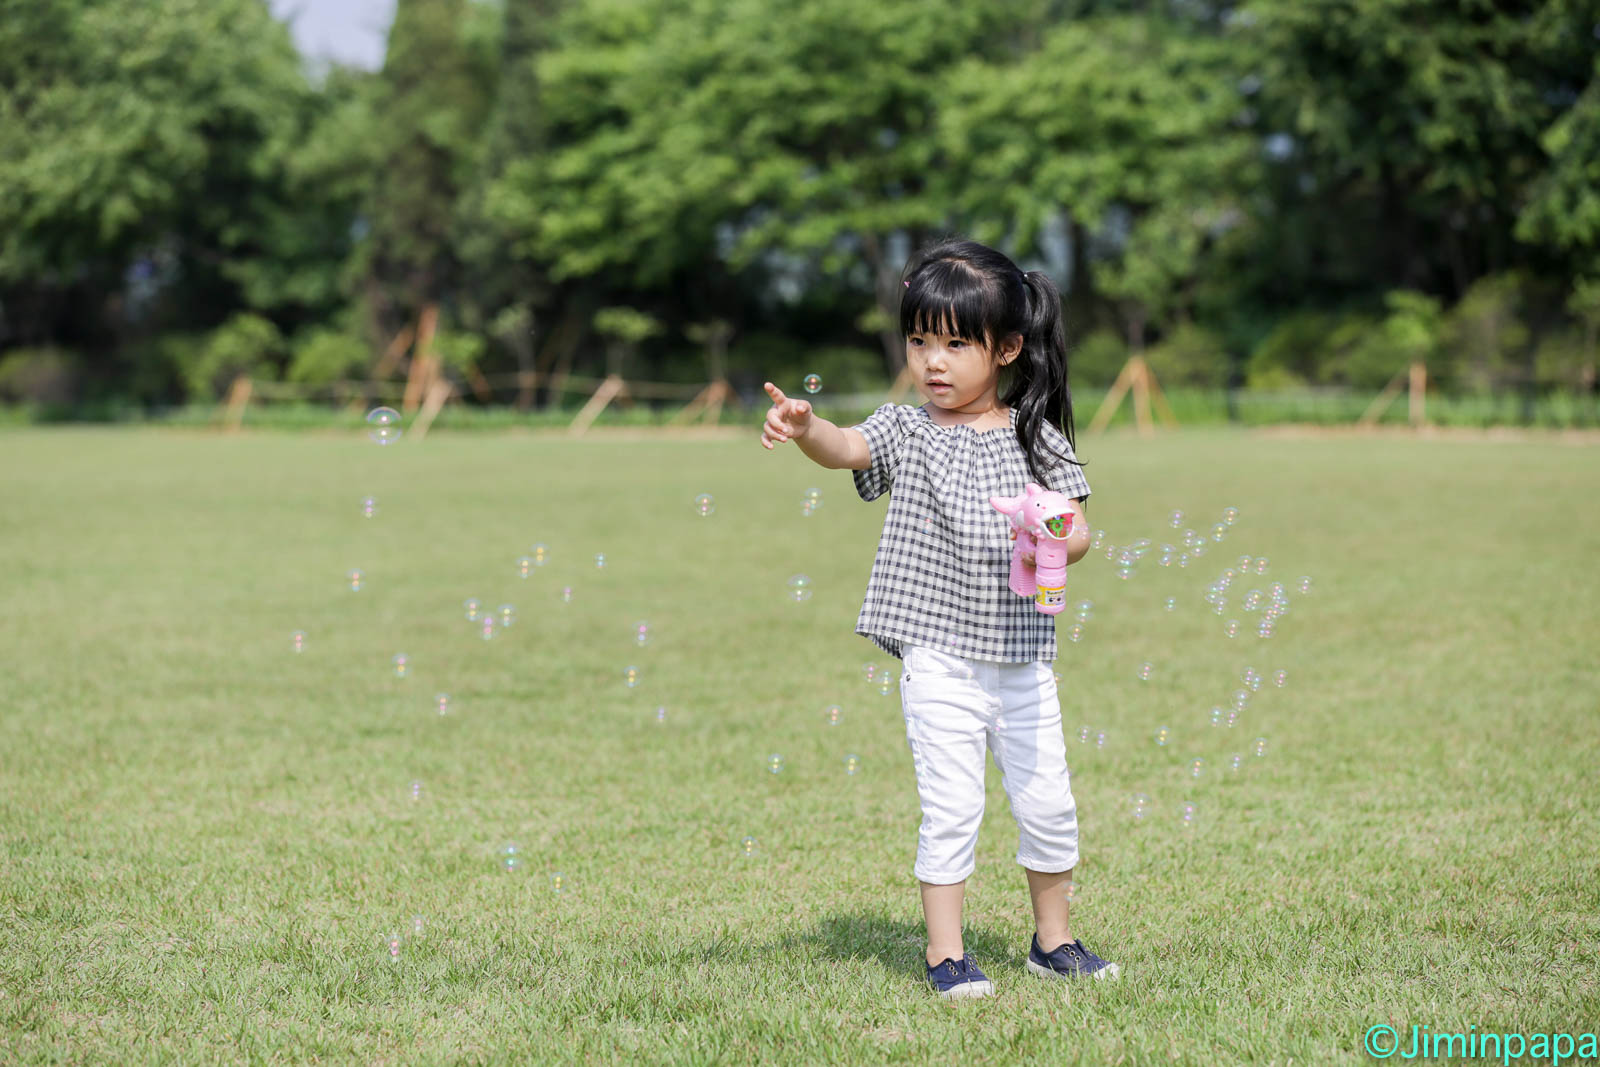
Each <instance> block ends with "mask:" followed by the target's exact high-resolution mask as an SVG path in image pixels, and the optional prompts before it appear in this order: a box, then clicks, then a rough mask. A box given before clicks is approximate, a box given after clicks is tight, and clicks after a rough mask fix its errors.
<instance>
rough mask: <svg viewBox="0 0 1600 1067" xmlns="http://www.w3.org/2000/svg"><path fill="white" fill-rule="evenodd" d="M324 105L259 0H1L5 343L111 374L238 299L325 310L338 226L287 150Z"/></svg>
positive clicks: (217, 316)
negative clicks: (165, 336) (143, 1)
mask: <svg viewBox="0 0 1600 1067" xmlns="http://www.w3.org/2000/svg"><path fill="white" fill-rule="evenodd" d="M320 106H321V104H320V100H319V98H318V97H317V96H316V94H314V93H313V91H312V90H311V88H310V87H309V86H308V84H307V83H306V80H305V78H304V75H303V73H302V71H301V67H300V58H299V56H298V54H297V53H296V52H295V50H294V47H293V45H292V44H291V43H290V41H289V37H288V33H287V31H286V30H285V28H284V27H283V26H282V25H281V24H279V23H277V22H275V21H273V19H272V17H271V16H270V14H268V12H267V10H266V8H265V5H263V4H261V3H259V2H257V0H171V2H168V3H163V4H148V5H134V6H132V7H129V6H128V5H125V4H118V3H113V2H111V0H37V2H34V3H28V4H11V5H7V10H6V13H5V17H4V18H0V306H3V307H4V308H5V315H4V316H3V319H0V344H4V343H6V342H7V341H11V342H16V341H24V342H26V341H28V340H29V339H38V338H44V337H55V338H59V339H62V340H64V341H69V342H70V343H71V344H72V345H73V347H75V348H79V349H80V350H81V351H83V352H85V354H86V355H88V356H89V357H90V358H91V362H92V364H94V366H95V367H96V369H97V370H98V371H99V372H100V373H101V374H102V376H103V375H105V374H109V373H111V372H112V371H116V372H118V373H126V368H121V367H118V366H117V365H116V363H115V358H116V356H117V354H118V350H119V349H121V348H123V347H125V346H127V345H128V344H129V342H130V341H131V340H132V339H133V338H134V337H136V336H140V335H143V334H147V333H149V332H151V331H154V330H157V329H170V328H189V327H199V328H209V327H211V326H214V325H216V324H217V323H219V322H221V321H222V320H223V319H224V318H226V317H227V316H228V314H229V313H230V312H231V311H232V310H233V309H235V308H237V307H239V306H240V305H241V304H248V305H253V306H256V307H259V308H263V309H271V308H279V309H282V308H285V307H286V306H288V305H300V306H306V307H316V308H317V309H318V310H326V308H327V307H328V304H329V295H330V294H329V290H328V288H327V285H326V280H327V278H329V277H330V276H331V274H330V272H331V269H332V264H335V263H337V261H338V258H339V255H340V253H341V250H340V248H339V247H337V246H338V238H337V234H338V232H339V231H338V230H337V229H336V230H335V237H334V238H333V239H332V240H331V241H330V240H329V238H328V237H327V236H326V223H327V219H326V217H323V216H322V215H321V214H320V213H321V212H322V211H323V209H324V208H325V206H326V201H324V200H323V199H322V198H321V197H320V196H319V195H318V194H317V191H316V190H315V189H314V188H312V189H310V190H309V192H310V194H311V195H309V196H306V195H305V194H306V193H307V192H308V189H307V188H306V187H304V186H299V187H297V186H296V185H295V182H294V179H293V177H292V176H291V164H290V156H291V155H292V153H293V151H294V149H295V148H296V147H297V146H298V144H299V142H300V140H301V138H302V137H303V135H304V133H305V130H306V128H307V127H308V125H309V124H311V123H312V122H313V121H314V120H315V118H316V116H317V114H318V112H319V110H320ZM333 214H335V215H336V214H337V211H336V210H335V211H334V212H333ZM319 279H320V280H319Z"/></svg>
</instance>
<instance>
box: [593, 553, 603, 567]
mask: <svg viewBox="0 0 1600 1067" xmlns="http://www.w3.org/2000/svg"><path fill="white" fill-rule="evenodd" d="M594 567H595V570H600V571H603V570H605V569H606V554H605V553H604V552H596V553H595V554H594Z"/></svg>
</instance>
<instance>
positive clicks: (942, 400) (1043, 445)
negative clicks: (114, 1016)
mask: <svg viewBox="0 0 1600 1067" xmlns="http://www.w3.org/2000/svg"><path fill="white" fill-rule="evenodd" d="M904 281H905V287H904V291H903V293H902V295H901V299H900V330H901V333H903V334H904V335H905V339H906V366H907V369H908V370H909V372H910V373H911V375H912V376H913V379H914V380H915V382H916V383H917V387H918V389H919V391H920V392H921V393H922V394H923V395H924V396H926V397H927V398H928V403H926V404H923V405H922V406H920V407H913V406H910V405H906V404H901V405H895V404H885V405H883V406H882V407H880V408H878V409H877V410H876V411H874V412H873V413H872V415H871V416H870V417H868V419H867V420H866V421H865V422H863V423H862V424H861V425H859V426H854V427H850V428H840V427H838V426H835V425H834V424H833V423H831V422H829V421H828V420H826V419H823V418H820V417H818V416H816V415H814V414H813V413H812V410H811V405H810V404H809V403H807V402H806V401H804V400H791V399H789V398H787V397H785V396H784V395H783V393H782V391H781V390H779V389H778V388H777V386H775V385H773V384H772V383H771V382H767V383H766V390H767V393H768V395H769V396H771V397H772V409H771V410H770V411H768V412H767V419H766V426H765V428H764V429H763V431H762V434H761V443H762V445H763V446H764V447H766V448H768V449H771V448H772V447H773V446H774V445H776V444H781V443H782V442H784V441H790V440H792V441H794V442H795V443H796V444H798V445H799V446H800V450H801V451H802V452H804V453H805V454H806V455H807V456H809V457H810V458H811V459H812V460H814V461H815V462H816V463H818V464H820V465H821V466H823V467H829V468H836V469H837V468H849V469H850V470H851V471H852V472H853V475H852V476H853V478H854V480H855V486H856V492H857V493H858V494H859V495H860V496H861V499H863V500H874V499H876V498H877V497H879V496H880V495H882V494H883V493H884V492H885V491H886V490H888V489H889V488H890V487H891V486H893V489H894V492H893V494H892V495H891V496H890V498H889V512H888V515H887V516H886V517H885V519H884V523H883V536H882V537H881V538H880V540H879V541H878V554H877V557H876V558H875V559H874V560H873V563H872V574H871V577H870V578H869V579H868V581H867V594H866V599H865V601H864V602H863V603H862V606H861V614H860V617H859V618H858V619H857V621H856V632H857V633H859V634H861V635H863V636H865V637H867V638H869V639H870V640H871V641H872V642H873V643H874V644H875V645H877V646H878V647H879V648H881V649H883V650H884V651H885V652H887V653H889V654H890V655H891V656H896V657H900V658H901V659H902V660H903V662H904V667H905V669H904V672H903V673H902V675H901V679H900V693H901V705H902V709H903V712H904V715H905V721H906V739H907V740H908V741H909V743H910V746H911V754H912V761H913V764H914V765H915V768H916V774H917V795H918V797H919V799H920V801H921V805H922V826H921V830H920V831H919V834H918V840H917V863H916V869H915V873H916V876H917V879H918V880H919V881H920V882H921V884H922V912H923V917H924V918H925V920H926V922H927V928H928V949H927V960H926V962H927V965H928V980H929V982H931V983H932V984H933V986H934V988H935V989H936V990H937V991H938V992H939V993H940V994H941V995H943V996H946V997H973V996H988V995H990V994H992V993H993V992H994V986H993V984H992V983H991V982H990V981H989V979H988V978H986V977H985V976H984V974H983V972H982V971H980V970H979V969H978V966H977V964H976V963H974V962H973V960H972V958H971V957H970V956H968V955H967V953H966V951H965V950H964V949H963V947H962V942H961V909H962V901H963V898H964V896H965V892H966V880H967V878H968V876H969V875H971V874H972V871H973V868H974V866H975V863H974V859H973V857H974V853H975V851H976V847H977V840H978V825H979V823H980V822H981V821H982V819H983V802H984V788H983V764H984V747H985V744H986V743H987V747H988V749H989V751H990V752H993V753H994V759H995V763H996V765H997V766H998V767H999V768H1000V772H1001V774H1002V775H1003V776H1004V780H1005V789H1006V796H1007V797H1008V798H1009V799H1010V801H1011V811H1012V814H1013V816H1015V818H1016V820H1017V828H1018V831H1019V843H1018V848H1017V862H1018V863H1019V864H1021V865H1022V867H1023V868H1024V869H1025V870H1026V871H1027V875H1028V891H1029V893H1030V894H1031V895H1032V897H1033V914H1034V924H1035V928H1036V930H1035V934H1034V938H1033V944H1032V945H1031V946H1030V947H1029V951H1028V961H1027V966H1028V969H1029V970H1030V971H1032V972H1033V973H1034V974H1037V975H1040V976H1042V977H1047V978H1068V977H1075V976H1080V975H1093V976H1094V977H1096V978H1106V977H1116V976H1117V974H1118V972H1119V970H1120V968H1119V966H1118V965H1117V964H1115V963H1107V962H1106V961H1105V960H1103V959H1101V958H1100V957H1099V956H1096V955H1095V954H1094V953H1092V952H1090V951H1089V950H1088V949H1086V948H1084V947H1083V942H1082V941H1081V940H1069V938H1068V931H1067V919H1068V908H1067V891H1068V890H1069V888H1070V887H1071V883H1072V869H1073V868H1074V867H1075V866H1077V863H1078V819H1077V809H1076V807H1075V805H1074V803H1073V799H1072V789H1071V785H1070V783H1069V781H1068V777H1067V759H1066V741H1065V738H1064V737H1063V736H1062V732H1061V707H1060V704H1059V702H1058V700H1057V694H1056V683H1055V673H1054V671H1053V669H1052V667H1051V661H1052V660H1053V659H1054V658H1055V655H1056V640H1055V621H1054V616H1052V615H1045V614H1041V613H1040V612H1038V611H1036V610H1035V609H1034V604H1033V601H1032V600H1031V599H1029V598H1026V597H1021V596H1018V595H1017V594H1015V593H1013V592H1012V591H1011V589H1010V587H1009V585H1008V579H1009V575H1010V561H1011V551H1012V542H1011V535H1010V525H1009V523H1008V521H1007V519H1006V518H1005V516H1003V515H1001V514H1000V512H999V511H997V510H996V509H995V508H994V507H992V506H991V505H990V503H989V498H990V497H991V496H1018V495H1020V494H1021V493H1022V492H1023V488H1024V486H1025V485H1026V484H1027V483H1029V482H1034V483H1037V484H1038V485H1040V486H1043V487H1044V488H1047V489H1054V490H1057V491H1059V492H1061V493H1064V494H1065V495H1066V496H1068V497H1071V498H1073V499H1074V501H1075V505H1074V520H1075V521H1074V525H1073V537H1072V539H1071V541H1070V542H1069V545H1068V556H1067V561H1068V563H1069V564H1070V563H1075V562H1077V561H1078V560H1079V559H1081V558H1082V557H1083V555H1084V553H1085V552H1087V551H1088V548H1089V531H1088V529H1087V526H1086V525H1085V523H1084V518H1083V510H1082V504H1083V501H1084V500H1085V499H1086V498H1087V497H1088V495H1089V484H1088V482H1087V481H1085V480H1084V477H1083V474H1082V472H1081V471H1080V470H1079V467H1078V463H1077V460H1076V458H1075V457H1074V456H1073V431H1072V393H1071V390H1070V389H1069V388H1068V385H1067V353H1066V339H1065V335H1064V333H1063V330H1062V325H1061V300H1060V295H1059V294H1058V293H1057V291H1056V287H1055V286H1054V285H1053V284H1052V283H1051V281H1050V279H1049V278H1046V277H1045V276H1044V275H1043V274H1040V273H1038V272H1030V273H1027V274H1024V273H1023V272H1022V271H1020V270H1018V269H1017V266H1016V264H1015V263H1013V262H1012V261H1011V260H1010V259H1009V258H1007V257H1006V256H1004V255H1002V254H1001V253H999V252H996V251H995V250H994V249H992V248H987V247H985V246H983V245H980V244H976V243H974V242H971V241H946V242H944V243H941V244H938V245H936V246H934V247H933V248H930V249H927V250H926V251H924V252H922V253H920V254H919V255H917V256H915V257H913V258H912V260H911V262H910V263H909V264H908V265H907V267H906V272H905V275H904ZM1002 368H1009V373H1010V378H1009V382H1008V385H1007V387H1006V389H1005V396H1004V398H1003V399H1002V398H1001V397H1000V395H999V392H1000V378H1001V370H1002ZM1061 427H1065V432H1064V433H1063V431H1062V429H1061ZM1030 562H1031V561H1030Z"/></svg>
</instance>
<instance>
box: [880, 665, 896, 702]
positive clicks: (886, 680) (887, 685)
mask: <svg viewBox="0 0 1600 1067" xmlns="http://www.w3.org/2000/svg"><path fill="white" fill-rule="evenodd" d="M892 692H894V675H893V674H892V673H890V672H889V671H888V670H885V671H884V672H883V673H882V674H880V675H878V695H879V696H888V695H889V694H890V693H892Z"/></svg>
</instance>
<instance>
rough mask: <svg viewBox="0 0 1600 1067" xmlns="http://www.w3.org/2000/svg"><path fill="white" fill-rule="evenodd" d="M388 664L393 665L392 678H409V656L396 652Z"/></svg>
mask: <svg viewBox="0 0 1600 1067" xmlns="http://www.w3.org/2000/svg"><path fill="white" fill-rule="evenodd" d="M389 662H390V663H392V664H394V676H395V677H396V678H406V677H409V676H410V674H411V657H410V656H408V655H406V654H405V653H404V652H396V653H395V654H394V658H393V659H392V660H390V661H389Z"/></svg>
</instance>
